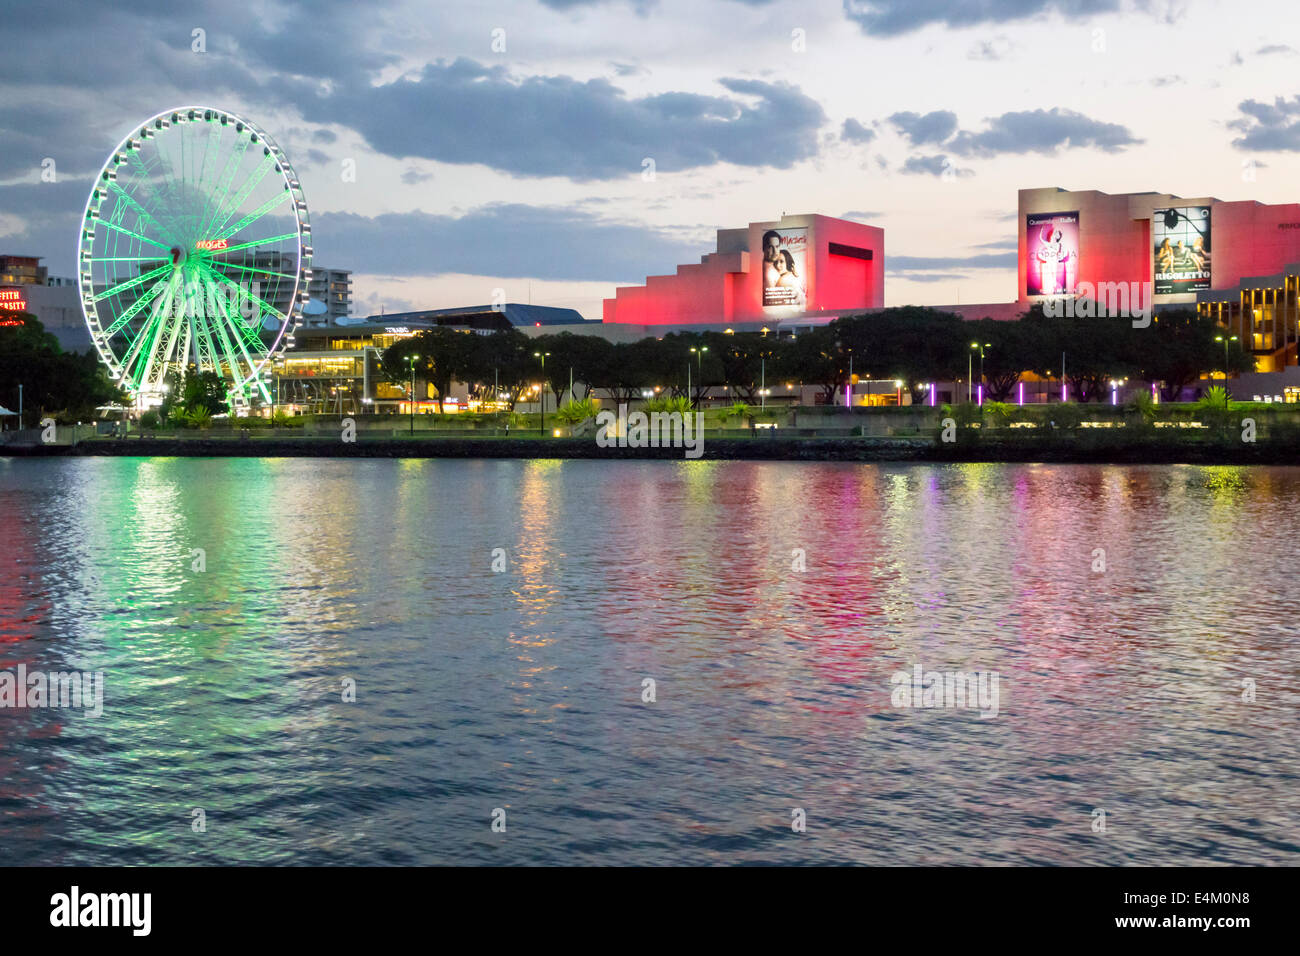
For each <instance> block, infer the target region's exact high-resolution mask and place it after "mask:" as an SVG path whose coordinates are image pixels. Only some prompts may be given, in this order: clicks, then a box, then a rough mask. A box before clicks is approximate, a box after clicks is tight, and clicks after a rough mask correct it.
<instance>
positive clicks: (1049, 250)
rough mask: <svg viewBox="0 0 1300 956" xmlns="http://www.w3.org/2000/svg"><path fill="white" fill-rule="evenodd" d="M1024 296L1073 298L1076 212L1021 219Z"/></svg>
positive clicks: (1076, 261) (1076, 276)
mask: <svg viewBox="0 0 1300 956" xmlns="http://www.w3.org/2000/svg"><path fill="white" fill-rule="evenodd" d="M1025 239H1026V247H1027V249H1028V252H1027V255H1028V258H1029V261H1028V263H1027V265H1028V267H1029V268H1028V269H1027V270H1026V272H1025V294H1026V295H1073V294H1074V291H1075V286H1076V285H1077V283H1078V281H1079V213H1078V212H1077V211H1076V212H1048V213H1035V214H1033V215H1029V216H1026V217H1025Z"/></svg>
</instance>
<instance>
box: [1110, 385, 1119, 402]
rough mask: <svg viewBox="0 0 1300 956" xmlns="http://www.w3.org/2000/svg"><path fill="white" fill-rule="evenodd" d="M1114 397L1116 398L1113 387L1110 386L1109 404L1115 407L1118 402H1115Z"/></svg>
mask: <svg viewBox="0 0 1300 956" xmlns="http://www.w3.org/2000/svg"><path fill="white" fill-rule="evenodd" d="M1115 396H1116V391H1115V386H1114V385H1112V386H1111V387H1110V403H1111V404H1112V405H1116V404H1118V402H1117V401H1116V399H1115Z"/></svg>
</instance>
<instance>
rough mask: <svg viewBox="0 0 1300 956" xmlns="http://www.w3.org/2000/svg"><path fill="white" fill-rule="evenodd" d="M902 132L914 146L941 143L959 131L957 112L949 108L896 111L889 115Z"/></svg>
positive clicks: (890, 119)
mask: <svg viewBox="0 0 1300 956" xmlns="http://www.w3.org/2000/svg"><path fill="white" fill-rule="evenodd" d="M889 121H890V122H891V123H893V124H894V126H895V127H896V128H897V129H898V131H899V132H900V133H902V134H903V135H904V136H905V137H907V139H908V141H909V142H911V144H912V145H913V146H923V145H925V144H926V143H935V144H939V143H942V142H943V141H944V140H946V139H947V138H948V137H949V136H951V135H952V134H953V133H955V132H957V114H956V113H953V112H951V111H949V110H934V111H933V112H931V113H908V112H904V113H895V114H893V115H892V116H890V117H889Z"/></svg>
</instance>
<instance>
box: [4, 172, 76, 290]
mask: <svg viewBox="0 0 1300 956" xmlns="http://www.w3.org/2000/svg"><path fill="white" fill-rule="evenodd" d="M90 182H91V178H90V176H86V177H84V178H81V177H63V176H60V177H59V179H58V180H57V181H55V182H53V183H43V182H31V183H19V184H17V185H12V186H5V187H3V188H0V213H3V214H5V215H8V216H13V217H14V218H16V219H18V220H19V221H20V222H21V223H22V224H23V229H22V231H21V232H19V233H17V234H15V235H8V236H0V253H5V254H8V255H28V256H41V257H43V258H44V259H45V260H46V261H45V266H46V267H47V268H48V269H49V270H50V274H51V275H61V276H74V275H76V274H77V229H78V226H79V225H80V223H81V213H82V210H83V209H85V206H86V197H87V196H88V195H89V193H90Z"/></svg>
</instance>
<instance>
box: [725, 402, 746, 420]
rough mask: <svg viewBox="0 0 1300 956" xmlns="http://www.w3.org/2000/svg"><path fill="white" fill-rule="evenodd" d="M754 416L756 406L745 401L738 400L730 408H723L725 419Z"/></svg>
mask: <svg viewBox="0 0 1300 956" xmlns="http://www.w3.org/2000/svg"><path fill="white" fill-rule="evenodd" d="M753 417H754V407H753V406H752V405H747V404H746V403H745V402H736V403H735V404H733V405H731V406H730V407H729V408H724V409H723V410H722V418H723V420H724V421H725V420H728V419H732V418H753Z"/></svg>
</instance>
